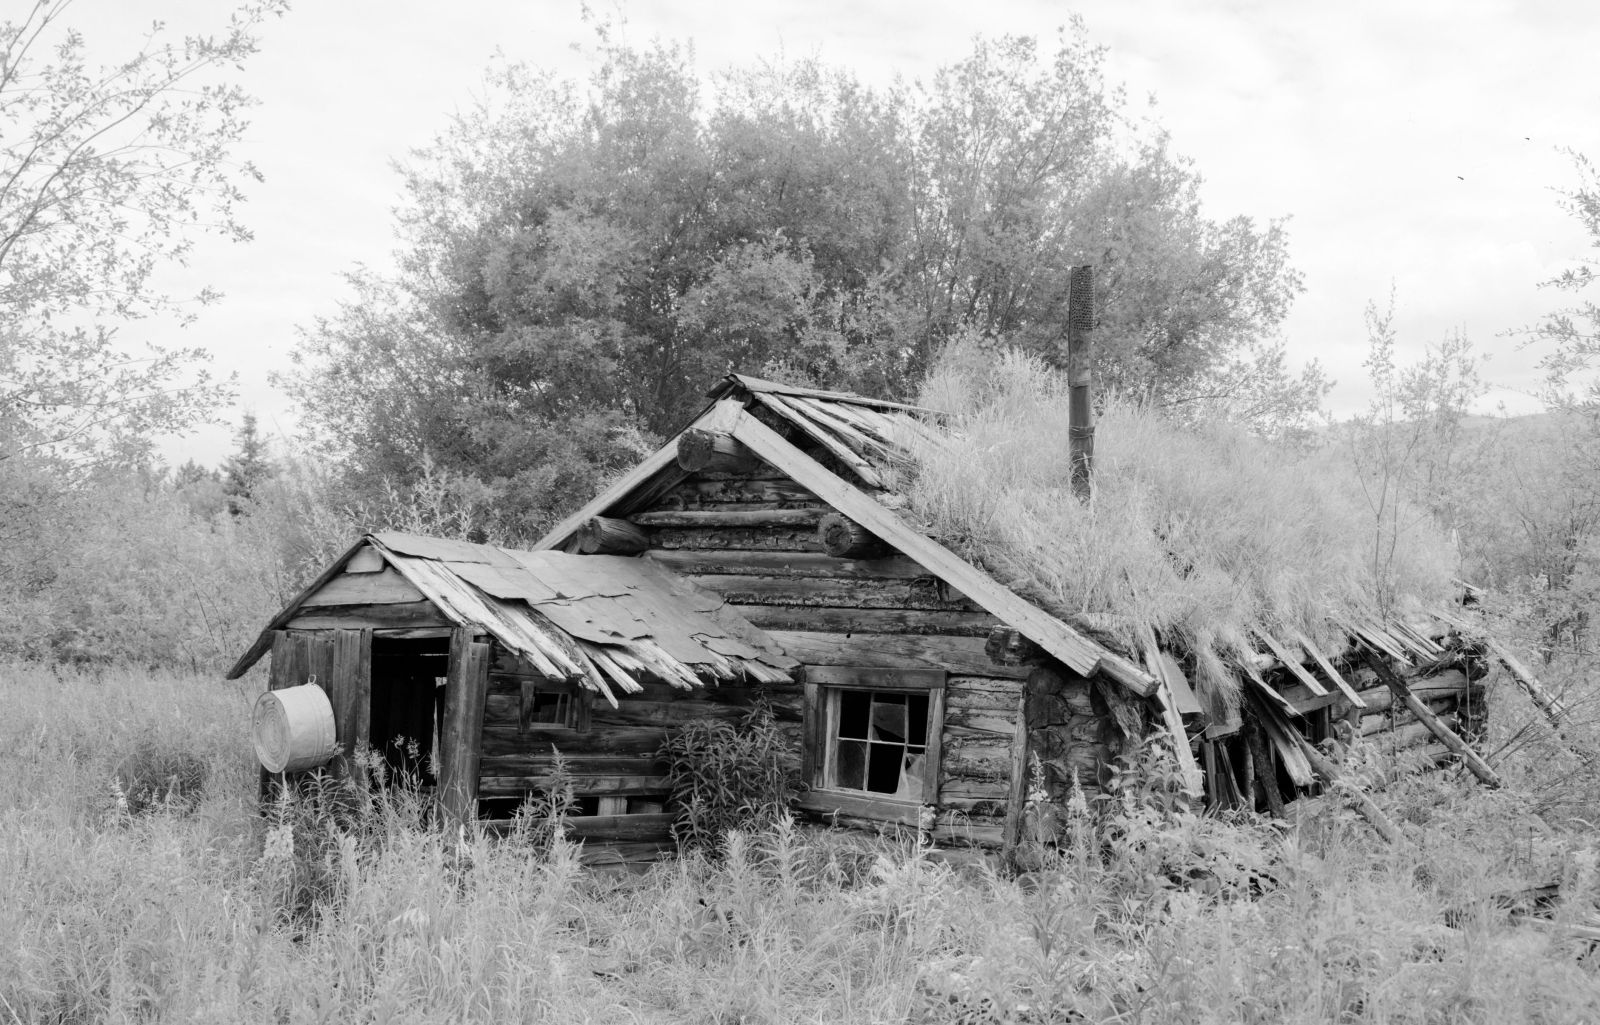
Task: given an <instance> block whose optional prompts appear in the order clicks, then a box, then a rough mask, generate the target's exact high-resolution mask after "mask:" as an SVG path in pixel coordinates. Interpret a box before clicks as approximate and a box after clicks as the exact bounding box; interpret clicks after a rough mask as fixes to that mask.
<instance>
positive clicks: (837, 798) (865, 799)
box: [799, 788, 922, 828]
mask: <svg viewBox="0 0 1600 1025" xmlns="http://www.w3.org/2000/svg"><path fill="white" fill-rule="evenodd" d="M799 804H800V808H801V809H802V810H805V811H809V812H814V813H817V814H820V815H832V814H834V813H838V814H840V815H848V816H851V817H853V818H862V819H870V820H872V821H874V822H896V823H899V824H900V825H903V826H911V827H913V828H915V827H916V825H917V822H918V819H919V817H920V816H921V814H922V806H921V805H919V804H917V803H915V802H913V801H897V800H895V799H893V798H891V797H888V796H883V797H875V796H872V795H869V794H864V793H856V792H847V791H842V790H823V789H820V788H819V789H816V790H808V791H807V792H806V793H805V794H803V795H802V796H801V798H800V802H799Z"/></svg>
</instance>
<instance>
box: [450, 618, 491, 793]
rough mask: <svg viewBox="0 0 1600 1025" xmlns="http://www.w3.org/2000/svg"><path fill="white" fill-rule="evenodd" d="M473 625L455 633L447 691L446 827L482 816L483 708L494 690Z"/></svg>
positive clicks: (486, 658)
mask: <svg viewBox="0 0 1600 1025" xmlns="http://www.w3.org/2000/svg"><path fill="white" fill-rule="evenodd" d="M473 633H474V631H473V630H472V628H471V627H457V628H456V629H455V630H454V631H452V632H451V634H450V668H449V670H448V680H449V682H448V683H447V684H446V688H445V693H444V731H443V734H442V736H441V737H440V740H441V742H442V744H443V746H444V752H443V757H442V758H441V759H440V765H439V806H440V809H441V810H442V811H443V812H444V816H445V824H446V825H459V824H465V823H470V822H472V821H473V820H474V819H475V818H477V803H478V764H479V761H480V760H481V758H482V755H483V706H484V701H485V698H486V697H487V696H488V689H489V645H487V644H477V643H475V642H474V641H473V639H472V637H473Z"/></svg>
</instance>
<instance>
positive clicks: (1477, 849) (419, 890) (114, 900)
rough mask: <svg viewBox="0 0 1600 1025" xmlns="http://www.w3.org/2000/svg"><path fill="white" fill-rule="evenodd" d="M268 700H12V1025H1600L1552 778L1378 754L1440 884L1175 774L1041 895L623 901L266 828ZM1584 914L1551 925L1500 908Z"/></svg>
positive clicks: (953, 880)
mask: <svg viewBox="0 0 1600 1025" xmlns="http://www.w3.org/2000/svg"><path fill="white" fill-rule="evenodd" d="M1494 694H1495V700H1496V701H1497V702H1498V703H1500V704H1502V705H1505V706H1506V711H1505V712H1504V714H1502V715H1501V716H1500V722H1501V723H1502V725H1500V726H1498V727H1497V729H1499V730H1502V731H1515V729H1516V728H1517V726H1516V723H1517V721H1518V720H1517V716H1518V715H1519V714H1520V713H1518V711H1517V704H1516V700H1515V697H1516V696H1515V694H1514V692H1511V693H1509V694H1508V692H1507V691H1505V690H1496V691H1495V692H1494ZM252 697H253V692H252V691H251V690H250V689H249V688H248V687H245V688H241V687H235V686H233V685H225V684H221V683H218V682H216V681H214V680H212V679H207V678H197V677H185V676H150V675H147V674H136V673H116V672H111V673H106V674H103V675H100V676H87V675H85V676H76V675H71V674H68V675H65V676H63V675H58V674H57V673H54V672H52V671H49V670H47V669H40V668H36V667H22V666H3V667H0V707H4V709H5V714H4V715H3V716H0V778H3V779H4V780H5V784H6V785H5V787H4V788H3V790H0V865H3V866H4V870H3V871H0V1022H18V1023H23V1022H26V1023H36V1022H37V1023H45V1022H51V1023H53V1022H106V1021H114V1022H120V1021H140V1022H155V1021H161V1022H168V1021H171V1022H178V1021H186V1022H205V1023H217V1022H323V1021H326V1022H340V1023H353V1022H428V1023H439V1022H499V1023H503V1022H514V1021H551V1022H564V1023H565V1022H619V1023H620V1022H628V1023H634V1022H694V1023H704V1022H1063V1021H1096V1022H1101V1021H1116V1022H1241V1021H1250V1022H1332V1021H1352V1022H1354V1021H1373V1022H1455V1021H1468V1022H1485V1023H1490V1022H1493V1023H1501V1022H1524V1021H1527V1022H1578V1021H1595V1020H1600V965H1597V963H1596V962H1597V961H1600V953H1596V952H1595V948H1594V944H1593V943H1592V941H1591V940H1590V939H1589V938H1588V937H1589V936H1592V935H1595V933H1594V932H1593V931H1592V928H1591V925H1590V923H1592V921H1593V918H1594V915H1595V911H1596V902H1597V900H1600V882H1597V872H1600V866H1597V861H1600V841H1597V840H1596V838H1595V837H1594V836H1593V834H1592V833H1590V832H1589V831H1587V830H1586V829H1584V828H1583V827H1582V825H1581V824H1580V823H1578V822H1577V821H1576V820H1575V818H1574V816H1575V815H1576V814H1577V813H1578V812H1580V811H1582V810H1584V809H1586V808H1592V807H1595V806H1596V805H1595V804H1594V803H1593V802H1589V801H1587V799H1584V800H1579V799H1578V797H1577V796H1576V795H1577V794H1578V789H1577V788H1582V787H1585V786H1589V787H1592V782H1588V783H1586V782H1585V780H1587V779H1588V777H1586V776H1583V775H1582V774H1577V775H1568V774H1567V770H1568V769H1569V768H1570V767H1565V768H1564V767H1563V766H1562V764H1561V763H1559V760H1552V758H1553V756H1550V755H1549V754H1548V753H1547V752H1546V753H1541V752H1540V751H1539V750H1538V747H1537V745H1535V744H1524V745H1522V747H1521V749H1520V751H1519V753H1517V754H1516V755H1515V756H1514V757H1511V758H1509V759H1508V761H1507V762H1506V763H1503V765H1502V768H1503V769H1504V771H1505V773H1506V775H1507V777H1508V780H1509V785H1508V786H1507V788H1506V789H1505V790H1503V791H1501V792H1498V793H1489V792H1486V791H1483V790H1481V789H1479V788H1476V787H1474V786H1473V785H1472V784H1471V783H1470V782H1462V781H1459V780H1457V779H1455V778H1454V774H1453V773H1450V774H1442V775H1441V774H1434V775H1430V776H1425V777H1424V776H1416V775H1406V774H1404V773H1401V772H1399V771H1398V770H1397V767H1395V766H1392V765H1389V764H1387V763H1386V762H1385V760H1384V759H1383V757H1382V755H1381V753H1380V752H1376V751H1372V750H1358V751H1357V752H1355V753H1353V754H1352V756H1351V757H1352V758H1353V759H1361V760H1362V764H1364V765H1365V766H1366V773H1367V778H1368V779H1369V781H1373V782H1379V781H1381V782H1383V783H1384V784H1385V785H1383V786H1382V787H1381V789H1380V790H1379V792H1378V794H1377V799H1378V800H1379V801H1380V802H1381V803H1382V804H1383V805H1384V807H1385V809H1386V810H1387V811H1389V812H1390V813H1391V814H1392V815H1393V816H1394V817H1395V818H1396V819H1397V820H1398V821H1400V822H1402V823H1403V824H1404V828H1405V829H1406V831H1407V833H1408V835H1409V836H1410V837H1411V838H1412V841H1413V843H1414V844H1415V848H1414V849H1412V850H1410V851H1401V850H1397V849H1393V848H1390V847H1388V846H1387V845H1385V844H1384V843H1383V842H1382V841H1380V840H1378V839H1377V838H1376V837H1375V836H1374V835H1372V833H1371V832H1370V830H1369V829H1368V828H1367V827H1366V826H1365V825H1364V824H1363V823H1362V822H1361V821H1360V820H1359V819H1358V818H1356V817H1355V816H1354V814H1353V813H1351V812H1349V811H1346V810H1344V809H1343V808H1341V807H1340V805H1339V803H1338V802H1337V800H1335V799H1324V800H1322V801H1320V802H1317V806H1315V807H1306V808H1301V809H1299V814H1298V816H1297V818H1296V819H1295V820H1294V821H1292V822H1291V823H1289V824H1282V823H1279V824H1272V823H1266V822H1261V821H1245V822H1223V821H1219V820H1217V819H1214V818H1209V817H1203V816H1197V815H1194V814H1191V813H1190V812H1189V811H1188V810H1187V809H1186V808H1185V807H1184V806H1183V802H1182V801H1181V800H1177V799H1175V798H1174V796H1173V794H1174V793H1175V790H1174V787H1173V786H1172V785H1171V784H1172V781H1171V780H1170V779H1169V778H1167V776H1166V775H1165V774H1164V773H1163V772H1162V771H1161V769H1160V766H1161V765H1162V764H1163V762H1162V760H1161V756H1160V753H1159V752H1157V751H1151V752H1147V753H1146V759H1145V761H1146V764H1145V768H1146V769H1152V768H1153V769H1154V771H1153V772H1149V773H1148V774H1147V775H1146V777H1145V781H1144V782H1142V783H1138V784H1133V783H1130V784H1129V785H1128V786H1127V787H1126V788H1124V789H1123V791H1122V792H1121V793H1120V794H1119V795H1118V796H1117V797H1116V799H1115V800H1113V801H1111V802H1108V807H1106V808H1101V809H1086V815H1085V819H1084V821H1083V823H1081V824H1080V825H1081V828H1078V829H1077V830H1076V835H1077V837H1078V841H1077V843H1076V845H1075V847H1074V848H1073V849H1071V850H1068V851H1065V852H1063V853H1062V854H1061V855H1060V857H1059V862H1058V865H1057V866H1056V867H1055V868H1053V869H1052V870H1049V871H1045V872H1039V873H1034V874H1031V875H1028V876H1025V877H1023V878H1020V879H1017V878H1008V877H1005V876H1002V875H999V874H996V873H994V872H992V871H989V870H986V869H980V868H974V867H971V866H967V867H953V866H952V865H950V864H947V863H946V861H945V860H944V858H943V856H942V854H941V852H938V851H934V850H930V849H928V848H927V847H925V846H922V845H920V844H919V843H918V842H917V840H916V838H915V837H914V836H905V837H899V838H882V839H877V840H867V839H862V838H859V837H852V836H848V835H845V834H840V833H829V832H820V831H815V830H801V829H798V828H793V829H791V828H782V829H779V830H777V831H775V832H772V833H769V834H764V835H750V836H743V835H738V834H735V835H732V836H729V837H728V838H727V840H726V843H725V845H724V849H723V856H722V857H721V858H720V859H718V860H715V861H712V860H707V859H694V860H685V861H683V862H680V863H676V864H672V865H664V866H658V867H657V868H656V869H654V870H653V871H652V872H651V873H650V874H648V875H644V876H631V877H616V876H612V875H606V874H603V873H596V872H592V871H588V870H585V869H582V868H580V867H579V866H578V864H577V860H576V851H575V850H574V848H573V847H572V846H571V845H569V844H567V843H565V842H564V841H561V840H555V841H553V842H552V841H550V840H548V839H547V838H541V837H539V836H538V835H537V834H534V833H529V834H527V835H522V836H513V837H511V838H509V839H505V840H499V839H489V838H485V837H482V836H472V837H456V836H444V835H440V834H439V833H437V832H433V831H430V830H428V829H427V828H425V826H424V825H423V822H422V815H421V809H420V808H419V807H418V805H417V802H416V801H415V800H413V799H411V798H409V797H407V796H406V795H405V794H403V793H400V794H395V795H391V797H390V799H389V800H387V801H386V802H384V803H383V804H382V806H381V807H380V808H379V809H378V810H377V811H375V812H374V813H373V814H372V815H371V816H369V817H367V818H366V819H365V820H363V821H361V822H352V821H351V820H350V819H349V818H348V817H344V818H340V817H338V816H333V815H317V814H314V813H313V812H312V811H310V810H309V809H291V810H289V811H288V813H287V814H286V815H283V814H280V815H278V816H271V817H269V818H267V819H263V818H261V817H260V816H258V815H257V814H256V812H255V809H254V807H253V795H254V790H255V768H254V763H253V760H252V759H251V756H250V754H249V751H248V748H247V745H246V743H245V735H246V726H245V724H246V716H247V712H248V709H249V705H250V701H251V699H252ZM163 773H164V774H166V776H167V777H168V778H170V777H173V776H176V777H177V778H178V779H179V781H180V784H181V786H180V787H179V792H178V793H176V794H172V793H166V794H165V799H164V800H163V799H161V797H162V796H163V795H162V794H156V795H155V798H156V799H154V800H153V801H152V799H151V798H152V794H151V791H150V790H149V789H148V788H140V787H139V785H138V782H139V781H138V777H139V776H140V775H141V774H143V775H146V776H152V775H154V776H160V775H161V774H163ZM202 776H203V777H204V778H203V781H202V779H201V777H202ZM1555 777H1560V779H1559V780H1556V781H1553V780H1554V779H1555ZM119 780H120V783H119ZM1558 782H1559V783H1560V786H1562V787H1565V788H1566V789H1565V790H1560V789H1559V787H1558V786H1557V783H1558ZM166 789H168V790H170V789H171V788H170V787H168V788H166ZM1563 795H1564V798H1565V799H1567V800H1566V803H1565V804H1561V800H1560V799H1562V798H1563ZM1302 803H1303V804H1305V803H1308V802H1302ZM1558 805H1559V806H1560V811H1559V814H1557V813H1556V812H1553V811H1551V809H1556V808H1557V807H1558ZM1535 810H1545V811H1546V818H1548V819H1550V820H1552V821H1553V822H1554V823H1555V824H1553V825H1552V824H1548V823H1547V822H1545V821H1543V820H1541V819H1539V818H1537V817H1536V816H1534V815H1533V814H1532V812H1533V811H1535ZM1091 818H1094V819H1096V820H1097V821H1096V822H1095V823H1091V822H1090V819H1091ZM1091 825H1092V826H1093V827H1094V828H1093V832H1092V833H1091ZM1091 835H1093V836H1094V837H1096V838H1097V839H1096V840H1095V841H1093V842H1091V840H1090V836H1091ZM1550 882H1554V883H1559V884H1560V885H1561V895H1560V897H1559V899H1557V900H1556V901H1555V902H1554V904H1553V905H1552V906H1550V907H1548V908H1545V909H1543V910H1542V912H1541V911H1540V909H1538V908H1536V907H1534V905H1533V904H1532V903H1531V902H1530V901H1523V903H1521V904H1517V902H1516V901H1511V902H1506V901H1501V902H1496V901H1495V900H1493V899H1491V896H1492V895H1493V894H1497V893H1500V894H1507V893H1512V892H1514V891H1517V890H1519V889H1522V888H1525V887H1527V886H1530V885H1532V884H1534V883H1550Z"/></svg>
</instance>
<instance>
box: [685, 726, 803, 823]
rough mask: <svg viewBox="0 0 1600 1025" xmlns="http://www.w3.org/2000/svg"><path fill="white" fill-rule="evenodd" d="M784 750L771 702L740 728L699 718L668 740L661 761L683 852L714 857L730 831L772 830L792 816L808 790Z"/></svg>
mask: <svg viewBox="0 0 1600 1025" xmlns="http://www.w3.org/2000/svg"><path fill="white" fill-rule="evenodd" d="M783 752H784V743H783V738H782V736H781V734H780V733H779V732H778V725H777V721H776V720H775V719H774V718H773V716H772V709H771V708H770V707H769V706H768V705H767V704H766V703H765V702H758V703H757V704H756V705H755V706H754V707H753V708H752V709H751V710H750V712H749V714H748V715H746V716H745V717H744V718H743V719H741V720H740V721H739V722H738V723H728V722H724V721H721V720H716V719H700V720H696V721H694V722H690V723H686V724H684V725H683V726H681V727H679V728H678V729H676V730H674V731H672V732H671V733H670V734H668V736H667V740H666V743H665V744H664V745H663V746H662V749H661V756H662V757H663V758H664V759H666V760H667V762H668V770H667V779H668V784H669V786H670V787H671V794H672V807H673V809H674V811H675V812H676V813H677V817H676V818H675V819H674V820H673V824H672V835H673V837H674V839H676V840H677V842H678V846H679V848H680V849H681V850H685V851H696V850H697V851H704V852H715V851H717V850H718V849H719V845H720V844H721V843H722V838H723V835H724V834H726V833H727V832H729V831H730V830H736V829H738V830H750V829H758V830H759V829H766V828H768V827H770V826H772V825H774V824H776V823H777V822H779V821H780V820H781V819H783V818H786V817H787V816H788V814H789V812H790V809H791V808H792V807H793V806H794V802H795V801H796V800H797V799H798V798H799V795H800V792H801V784H800V780H799V779H798V777H797V775H796V774H795V773H794V772H793V771H791V770H790V769H788V768H787V767H786V766H785V765H784V762H783Z"/></svg>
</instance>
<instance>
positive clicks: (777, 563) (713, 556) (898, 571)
mask: <svg viewBox="0 0 1600 1025" xmlns="http://www.w3.org/2000/svg"><path fill="white" fill-rule="evenodd" d="M645 558H647V559H650V560H651V561H652V562H659V563H661V564H662V565H663V566H667V567H669V568H670V569H673V570H676V571H677V572H679V573H685V574H716V573H735V574H741V575H743V574H752V573H754V574H765V575H778V574H785V573H787V574H790V575H792V576H796V577H826V578H833V579H844V580H901V579H915V578H917V577H926V576H931V575H932V574H930V573H929V572H928V571H927V570H925V569H923V568H922V567H921V566H919V565H917V564H916V562H914V561H913V560H911V559H908V558H906V557H905V556H903V555H898V554H895V555H890V556H888V557H886V558H882V559H835V558H833V557H832V556H830V555H824V554H822V553H821V552H758V551H746V550H743V549H737V548H736V549H720V550H717V549H690V548H676V549H666V548H654V549H651V550H650V551H649V552H648V553H647V554H646V555H645Z"/></svg>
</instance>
